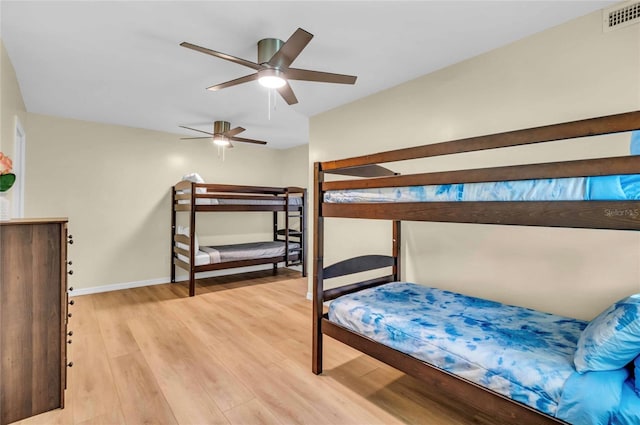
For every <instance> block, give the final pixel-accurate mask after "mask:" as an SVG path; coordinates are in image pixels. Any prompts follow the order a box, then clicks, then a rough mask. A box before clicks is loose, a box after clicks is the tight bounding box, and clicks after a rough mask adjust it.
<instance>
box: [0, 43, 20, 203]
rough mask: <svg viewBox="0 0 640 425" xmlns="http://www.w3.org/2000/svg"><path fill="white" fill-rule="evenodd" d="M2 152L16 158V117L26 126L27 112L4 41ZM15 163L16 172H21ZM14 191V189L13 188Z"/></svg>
mask: <svg viewBox="0 0 640 425" xmlns="http://www.w3.org/2000/svg"><path fill="white" fill-rule="evenodd" d="M0 93H2V95H1V96H0V99H1V100H0V102H1V103H0V151H1V152H3V153H4V154H5V155H8V156H9V157H10V158H12V159H14V158H15V153H14V148H15V145H14V144H15V125H16V124H15V123H16V117H18V119H19V120H20V122H21V123H22V126H26V123H25V122H26V110H25V107H24V102H23V100H22V94H21V93H20V87H19V86H18V80H17V79H16V72H15V70H14V69H13V65H12V64H11V60H9V56H8V55H7V51H6V50H5V48H4V44H3V43H2V40H0ZM17 166H18V164H16V163H14V172H16V173H18V172H20V170H19V169H18V168H19V167H18V168H16V167H17ZM12 189H13V188H12ZM6 196H7V197H8V198H9V199H12V198H13V190H9V191H8V192H7V193H6Z"/></svg>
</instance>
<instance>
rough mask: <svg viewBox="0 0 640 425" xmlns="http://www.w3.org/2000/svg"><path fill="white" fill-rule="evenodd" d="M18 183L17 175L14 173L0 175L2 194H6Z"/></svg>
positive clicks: (0, 190)
mask: <svg viewBox="0 0 640 425" xmlns="http://www.w3.org/2000/svg"><path fill="white" fill-rule="evenodd" d="M15 182H16V175H15V174H13V173H9V174H2V175H0V192H6V191H7V190H9V189H11V186H13V184H14V183H15Z"/></svg>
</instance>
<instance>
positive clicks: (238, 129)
mask: <svg viewBox="0 0 640 425" xmlns="http://www.w3.org/2000/svg"><path fill="white" fill-rule="evenodd" d="M244 130H245V129H244V128H242V127H236V128H232V129H231V130H229V131H225V132H224V133H222V134H223V135H225V136H227V137H230V138H231V137H233V136H235V135H236V134H240V133H242V132H243V131H244Z"/></svg>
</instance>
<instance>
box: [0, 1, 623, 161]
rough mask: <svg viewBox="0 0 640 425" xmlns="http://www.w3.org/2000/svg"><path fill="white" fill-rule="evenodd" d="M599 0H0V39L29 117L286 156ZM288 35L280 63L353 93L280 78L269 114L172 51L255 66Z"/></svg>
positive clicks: (215, 73) (219, 70)
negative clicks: (288, 51)
mask: <svg viewBox="0 0 640 425" xmlns="http://www.w3.org/2000/svg"><path fill="white" fill-rule="evenodd" d="M612 3H614V2H613V1H587V0H583V1H386V2H384V1H349V2H347V1H285V2H272V1H254V2H248V1H135V2H134V1H108V2H105V1H102V2H96V1H39V2H38V1H24V0H23V1H7V0H1V3H0V7H1V9H0V17H1V26H0V31H1V36H2V41H3V42H4V44H5V47H6V49H7V52H8V54H9V57H10V59H11V61H12V63H13V66H14V68H15V70H16V74H17V76H18V82H19V84H20V88H21V91H22V96H23V98H24V102H25V104H26V108H27V110H28V111H29V112H34V113H40V114H47V115H55V116H60V117H68V118H75V119H80V120H87V121H95V122H101V123H109V124H117V125H122V126H130V127H138V128H145V129H153V130H159V131H164V132H170V133H176V134H182V135H185V136H197V135H198V134H194V133H193V132H189V131H188V130H183V129H180V128H178V126H179V125H186V126H189V127H195V128H199V129H202V130H206V131H211V126H212V123H213V121H215V120H225V121H230V122H231V126H232V127H236V126H242V127H244V128H246V129H247V131H246V132H244V133H242V134H241V135H240V136H242V137H247V138H254V139H262V140H267V141H268V142H269V145H268V146H269V147H273V148H287V147H291V146H296V145H300V144H305V143H307V142H308V121H309V120H308V118H309V117H311V116H313V115H315V114H318V113H321V112H323V111H326V110H329V109H331V108H335V107H337V106H339V105H342V104H345V103H348V102H351V101H354V100H356V99H359V98H362V97H364V96H367V95H370V94H372V93H376V92H379V91H381V90H384V89H386V88H389V87H392V86H395V85H398V84H400V83H402V82H405V81H408V80H411V79H413V78H416V77H418V76H421V75H425V74H428V73H430V72H432V71H434V70H437V69H439V68H443V67H445V66H447V65H450V64H453V63H456V62H460V61H462V60H465V59H467V58H469V57H472V56H475V55H478V54H480V53H483V52H486V51H488V50H491V49H494V48H496V47H499V46H502V45H505V44H508V43H510V42H512V41H515V40H518V39H520V38H523V37H526V36H528V35H530V34H533V33H536V32H540V31H542V30H545V29H547V28H549V27H552V26H555V25H558V24H561V23H563V22H566V21H568V20H571V19H573V18H575V17H578V16H582V15H585V14H587V13H590V12H592V11H594V10H597V9H600V8H603V7H607V6H609V5H611V4H612ZM298 27H301V28H303V29H305V30H307V31H308V32H310V33H312V34H314V36H315V37H314V38H313V40H311V42H310V43H309V45H308V46H307V47H306V49H305V50H304V51H303V52H302V54H301V55H300V56H299V57H298V58H297V59H296V60H295V61H294V63H293V64H292V66H293V67H296V68H306V69H314V70H320V71H327V72H333V73H340V74H350V75H357V76H358V80H357V82H356V84H355V85H353V86H351V85H341V84H326V83H312V82H303V81H293V82H291V86H292V88H293V90H294V92H295V94H296V96H297V97H298V100H299V103H298V104H296V105H292V106H289V105H287V104H286V103H285V102H284V101H283V100H282V99H281V98H280V97H279V96H278V97H277V102H276V105H275V109H272V110H271V111H269V106H268V105H269V103H268V94H267V91H266V89H264V88H263V87H261V86H259V84H258V83H257V82H256V81H253V82H250V83H247V84H243V85H239V86H235V87H230V88H226V89H223V90H221V91H217V92H211V91H207V90H205V88H206V87H209V86H211V85H214V84H218V83H221V82H225V81H227V80H231V79H234V78H238V77H241V76H244V75H247V74H250V73H251V72H252V70H251V69H249V68H245V67H243V66H240V65H237V64H234V63H231V62H227V61H224V60H222V59H218V58H215V57H212V56H208V55H205V54H202V53H199V52H196V51H193V50H189V49H186V48H183V47H180V46H179V44H180V42H182V41H188V42H190V43H193V44H197V45H200V46H203V47H207V48H210V49H213V50H217V51H221V52H224V53H228V54H231V55H233V56H237V57H241V58H245V59H248V60H251V61H256V59H257V57H256V55H257V47H256V43H257V42H258V40H260V39H262V38H280V39H282V40H285V41H286V40H287V38H289V36H290V35H291V34H292V33H293V32H294V31H295V30H296V29H297V28H298ZM269 115H270V117H269ZM269 118H270V119H269ZM177 139H178V136H176V140H177ZM182 143H197V142H182Z"/></svg>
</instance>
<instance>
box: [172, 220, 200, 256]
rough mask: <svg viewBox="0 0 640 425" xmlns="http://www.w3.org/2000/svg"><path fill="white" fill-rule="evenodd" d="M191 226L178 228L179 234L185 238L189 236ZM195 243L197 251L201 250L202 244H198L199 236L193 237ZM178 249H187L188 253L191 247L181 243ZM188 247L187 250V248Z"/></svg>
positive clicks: (178, 244)
mask: <svg viewBox="0 0 640 425" xmlns="http://www.w3.org/2000/svg"><path fill="white" fill-rule="evenodd" d="M189 230H190V229H189V226H178V231H177V233H178V234H179V235H185V236H189ZM193 239H194V241H193V243H194V245H193V246H194V247H195V250H196V251H198V250H199V249H200V244H199V243H198V235H193ZM176 244H177V246H178V247H180V248H182V249H186V250H187V251H188V250H189V247H188V246H187V245H183V244H181V243H179V242H177V243H176ZM185 247H186V248H185Z"/></svg>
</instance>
